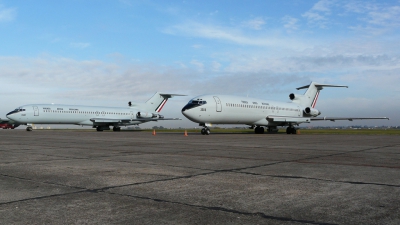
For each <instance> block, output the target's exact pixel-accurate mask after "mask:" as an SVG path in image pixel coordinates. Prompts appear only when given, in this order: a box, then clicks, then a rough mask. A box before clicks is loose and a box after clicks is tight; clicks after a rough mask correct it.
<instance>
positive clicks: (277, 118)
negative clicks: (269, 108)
mask: <svg viewBox="0 0 400 225" xmlns="http://www.w3.org/2000/svg"><path fill="white" fill-rule="evenodd" d="M267 120H268V122H287V123H309V122H310V121H311V118H310V117H289V116H267Z"/></svg>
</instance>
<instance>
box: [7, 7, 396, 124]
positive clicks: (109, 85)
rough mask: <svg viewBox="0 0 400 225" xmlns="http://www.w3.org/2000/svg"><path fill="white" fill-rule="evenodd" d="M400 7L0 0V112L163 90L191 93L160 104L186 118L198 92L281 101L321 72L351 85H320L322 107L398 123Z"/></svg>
mask: <svg viewBox="0 0 400 225" xmlns="http://www.w3.org/2000/svg"><path fill="white" fill-rule="evenodd" d="M399 18H400V0H386V1H385V0H379V1H378V0H377V1H374V0H371V1H365V0H320V1H318V0H315V1H313V0H285V1H274V0H254V1H244V0H243V1H239V0H229V1H227V0H218V1H215V0H214V1H208V0H204V1H197V0H181V1H174V0H170V1H163V0H162V1H161V0H158V1H157V0H154V1H149V0H119V1H116V0H104V1H97V0H68V1H67V0H61V1H51V0H38V1H29V0H28V1H26V0H0V82H1V89H0V96H1V102H2V104H1V107H0V117H1V118H3V117H5V114H6V113H7V112H9V111H11V110H12V109H14V108H16V107H18V106H20V105H24V104H32V103H60V104H77V105H107V106H125V105H127V102H128V101H137V102H142V101H143V102H144V101H146V100H147V99H148V98H150V97H151V96H152V95H153V94H154V93H155V92H156V91H161V92H169V93H178V94H186V95H188V96H186V97H176V98H173V99H170V100H169V101H168V104H167V105H166V107H165V108H164V110H163V111H162V113H163V114H164V115H165V116H166V117H181V118H184V117H183V115H182V114H181V113H180V110H181V108H182V107H183V106H184V105H185V104H186V102H187V101H188V100H190V99H191V98H192V97H195V96H197V95H200V94H211V93H212V94H214V93H220V94H233V95H238V96H251V97H256V98H263V99H274V100H282V101H288V100H289V98H288V95H289V94H290V93H292V92H294V93H303V92H304V90H301V91H296V90H295V88H296V87H300V86H303V85H306V84H309V83H310V82H311V81H317V82H320V83H327V84H338V85H348V86H349V88H348V89H346V88H340V89H339V88H325V89H324V90H323V91H322V92H321V95H320V97H319V101H318V103H317V106H316V108H317V109H319V110H320V111H322V115H323V116H364V117H369V116H388V117H391V120H390V121H354V122H352V123H351V124H355V125H400V115H399V114H400V104H399V102H400V87H399V84H400V41H399V40H400V29H399V28H400V20H399ZM2 115H3V116H2ZM171 123H174V125H168V124H171ZM347 123H349V122H347ZM160 124H162V125H164V123H152V124H150V123H149V125H150V126H154V125H160ZM166 124H167V125H166V126H171V127H177V126H195V125H196V124H194V123H192V122H189V121H188V120H186V119H183V120H182V121H180V122H177V123H175V122H170V121H168V123H166ZM335 124H336V125H339V124H341V123H338V122H336V123H335ZM335 124H332V123H331V122H327V123H325V122H324V123H319V122H314V123H313V124H312V125H335Z"/></svg>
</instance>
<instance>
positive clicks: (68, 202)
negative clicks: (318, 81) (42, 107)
mask: <svg viewBox="0 0 400 225" xmlns="http://www.w3.org/2000/svg"><path fill="white" fill-rule="evenodd" d="M0 224H400V136H382V135H376V136H374V135H286V134H264V135H260V134H211V135H209V136H203V135H200V133H189V135H188V136H187V137H185V136H184V135H183V132H182V133H160V132H158V133H157V134H156V135H155V136H153V135H152V134H151V133H150V132H138V131H133V132H96V131H81V130H74V131H71V130H69V131H68V130H66V131H62V130H52V131H47V130H43V131H39V130H36V131H32V132H26V131H25V130H0Z"/></svg>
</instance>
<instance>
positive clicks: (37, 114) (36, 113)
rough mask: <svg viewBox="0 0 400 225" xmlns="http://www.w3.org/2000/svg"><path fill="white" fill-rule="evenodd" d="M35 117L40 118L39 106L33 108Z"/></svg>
mask: <svg viewBox="0 0 400 225" xmlns="http://www.w3.org/2000/svg"><path fill="white" fill-rule="evenodd" d="M33 112H34V114H33V115H34V116H39V108H38V107H37V106H33Z"/></svg>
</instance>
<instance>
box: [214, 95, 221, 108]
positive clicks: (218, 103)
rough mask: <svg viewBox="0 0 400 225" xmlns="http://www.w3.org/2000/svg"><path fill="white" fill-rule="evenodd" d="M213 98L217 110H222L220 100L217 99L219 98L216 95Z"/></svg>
mask: <svg viewBox="0 0 400 225" xmlns="http://www.w3.org/2000/svg"><path fill="white" fill-rule="evenodd" d="M214 100H215V103H216V104H217V112H221V111H222V104H221V100H219V98H218V97H217V96H214Z"/></svg>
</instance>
